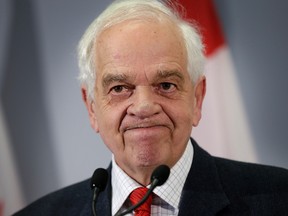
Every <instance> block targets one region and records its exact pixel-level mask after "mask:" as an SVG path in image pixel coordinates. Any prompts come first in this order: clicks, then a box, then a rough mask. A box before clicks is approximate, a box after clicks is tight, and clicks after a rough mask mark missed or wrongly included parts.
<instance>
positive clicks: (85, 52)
mask: <svg viewBox="0 0 288 216" xmlns="http://www.w3.org/2000/svg"><path fill="white" fill-rule="evenodd" d="M178 6H179V5H178ZM127 20H148V21H149V20H150V21H160V22H161V20H169V21H170V22H172V23H173V24H175V27H176V28H178V29H179V31H180V33H181V36H182V37H183V41H184V45H185V47H186V51H187V62H188V63H187V71H188V72H189V74H190V77H191V80H192V82H193V83H196V81H197V80H198V79H199V77H200V76H201V75H202V74H203V70H204V47H203V43H202V40H201V36H200V34H199V33H198V31H197V28H196V27H195V26H194V25H193V24H191V23H189V22H187V21H185V20H184V19H182V18H181V17H180V14H179V11H178V10H176V5H175V4H172V2H168V1H166V3H165V2H164V1H160V0H159V1H157V0H116V1H115V2H113V3H112V4H111V5H110V6H108V8H107V9H106V10H104V11H103V12H102V13H101V14H100V15H99V16H98V17H97V18H96V19H95V20H94V21H93V22H92V23H91V24H90V26H89V27H88V28H87V30H86V32H85V33H84V35H83V36H82V38H81V40H80V42H79V45H78V60H79V68H80V74H79V80H80V82H81V84H83V85H85V86H86V88H87V91H88V97H89V99H90V100H93V93H94V87H95V80H96V64H97V62H96V57H95V55H96V54H95V53H96V40H97V38H98V36H99V35H100V34H101V33H102V32H103V31H104V30H105V29H107V28H110V27H112V26H114V25H116V24H119V23H121V22H124V21H127Z"/></svg>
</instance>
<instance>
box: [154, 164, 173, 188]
mask: <svg viewBox="0 0 288 216" xmlns="http://www.w3.org/2000/svg"><path fill="white" fill-rule="evenodd" d="M169 175H170V168H169V167H168V166H167V165H160V166H158V167H156V169H155V170H154V171H153V173H152V175H151V182H153V181H154V179H157V180H158V181H157V185H156V186H161V185H162V184H164V183H165V182H166V180H167V179H168V177H169Z"/></svg>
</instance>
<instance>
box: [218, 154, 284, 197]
mask: <svg viewBox="0 0 288 216" xmlns="http://www.w3.org/2000/svg"><path fill="white" fill-rule="evenodd" d="M215 164H216V166H217V169H218V174H219V177H220V179H221V182H222V184H223V187H225V188H226V189H227V190H228V191H233V192H238V193H241V194H242V195H257V194H286V196H288V170H286V169H283V168H278V167H273V166H266V165H259V164H252V163H244V162H238V161H232V160H227V159H222V158H215Z"/></svg>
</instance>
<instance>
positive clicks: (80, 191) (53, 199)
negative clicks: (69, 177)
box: [15, 180, 92, 216]
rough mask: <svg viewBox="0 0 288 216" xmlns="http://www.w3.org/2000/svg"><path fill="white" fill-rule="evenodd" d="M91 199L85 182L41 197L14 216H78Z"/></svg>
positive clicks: (87, 183)
mask: <svg viewBox="0 0 288 216" xmlns="http://www.w3.org/2000/svg"><path fill="white" fill-rule="evenodd" d="M91 199H92V191H91V189H90V182H89V180H85V181H82V182H79V183H77V184H74V185H71V186H68V187H65V188H63V189H61V190H58V191H55V192H53V193H50V194H48V195H46V196H44V197H42V198H40V199H38V200H36V201H35V202H33V203H32V204H30V205H28V206H27V207H26V208H24V209H23V210H21V211H19V212H17V213H16V214H15V215H16V216H21V215H31V216H33V215H37V216H41V215H43V216H44V215H48V214H49V215H80V212H81V211H83V210H84V209H85V206H86V205H87V204H89V203H90V201H91ZM89 208H90V206H89ZM60 212H61V214H60Z"/></svg>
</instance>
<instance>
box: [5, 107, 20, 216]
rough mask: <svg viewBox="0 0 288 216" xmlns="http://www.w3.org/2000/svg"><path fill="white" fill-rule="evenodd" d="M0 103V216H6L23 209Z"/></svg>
mask: <svg viewBox="0 0 288 216" xmlns="http://www.w3.org/2000/svg"><path fill="white" fill-rule="evenodd" d="M8 140H9V139H8V135H7V129H6V127H5V119H4V116H3V113H2V106H1V103H0V216H8V215H11V214H12V213H14V212H15V211H17V210H19V209H20V208H22V207H23V199H22V194H21V190H20V186H19V182H18V177H17V172H16V169H15V165H14V160H13V155H12V151H11V148H10V145H9V141H8Z"/></svg>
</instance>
